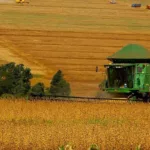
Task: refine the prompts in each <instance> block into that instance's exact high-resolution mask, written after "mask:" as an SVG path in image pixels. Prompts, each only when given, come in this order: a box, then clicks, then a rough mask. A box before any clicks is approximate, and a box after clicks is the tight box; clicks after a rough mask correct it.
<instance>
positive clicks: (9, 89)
mask: <svg viewBox="0 0 150 150" xmlns="http://www.w3.org/2000/svg"><path fill="white" fill-rule="evenodd" d="M31 78H32V74H31V72H30V69H29V68H24V65H23V64H19V65H15V63H14V62H11V63H8V64H5V65H2V66H0V95H2V94H13V95H25V94H27V93H28V91H29V89H30V79H31Z"/></svg>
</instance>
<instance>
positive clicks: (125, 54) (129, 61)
mask: <svg viewBox="0 0 150 150" xmlns="http://www.w3.org/2000/svg"><path fill="white" fill-rule="evenodd" d="M108 60H110V61H111V62H112V63H111V64H108V65H104V67H105V68H106V74H107V77H106V80H105V82H103V86H102V87H101V89H102V90H103V91H107V92H109V93H123V94H126V95H128V96H129V97H130V98H131V97H132V96H134V97H136V99H138V98H142V99H144V100H145V101H147V100H148V98H150V97H149V94H150V52H149V51H148V50H147V49H145V48H144V47H142V46H140V45H136V44H129V45H127V46H125V47H123V48H122V49H121V50H120V51H118V52H116V53H115V54H113V55H112V56H109V57H108ZM131 95H132V96H131Z"/></svg>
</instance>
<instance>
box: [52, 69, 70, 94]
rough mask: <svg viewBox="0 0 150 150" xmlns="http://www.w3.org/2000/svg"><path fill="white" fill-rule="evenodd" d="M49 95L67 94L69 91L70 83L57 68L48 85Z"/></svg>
mask: <svg viewBox="0 0 150 150" xmlns="http://www.w3.org/2000/svg"><path fill="white" fill-rule="evenodd" d="M49 91H50V94H51V95H61V96H69V95H70V93H71V89H70V84H69V83H68V82H67V81H66V80H65V79H64V78H63V73H62V71H61V70H59V71H58V72H57V73H56V74H55V75H54V76H53V78H52V81H51V86H50V90H49Z"/></svg>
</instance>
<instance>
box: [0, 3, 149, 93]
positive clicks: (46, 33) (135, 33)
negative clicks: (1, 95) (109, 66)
mask: <svg viewBox="0 0 150 150" xmlns="http://www.w3.org/2000/svg"><path fill="white" fill-rule="evenodd" d="M147 3H148V1H146V0H145V1H143V6H142V8H137V9H133V8H131V4H130V3H129V1H127V0H124V1H118V4H116V5H111V4H109V3H108V2H107V1H104V0H103V1H101V2H99V1H98V0H94V1H92V0H91V1H90V0H89V1H76V2H74V1H72V0H70V1H69V0H67V1H65V2H63V1H61V0H53V1H48V0H43V1H42V0H39V1H38V2H37V1H35V0H32V1H31V2H30V4H29V5H27V4H25V5H16V4H15V3H14V4H4V3H3V4H0V39H2V40H1V41H0V50H1V52H3V55H2V54H1V60H0V63H5V62H9V61H15V62H17V63H24V64H25V65H26V66H29V67H30V68H31V69H32V70H33V73H34V74H35V76H38V75H39V76H40V78H39V77H38V78H34V79H33V80H32V83H33V84H34V83H36V82H38V81H42V82H44V83H45V85H47V86H49V82H50V79H51V77H52V76H53V74H54V73H55V72H56V71H57V70H58V69H61V70H62V71H63V73H64V75H65V78H66V79H67V80H68V81H69V82H70V84H71V87H72V94H73V95H79V96H80V95H81V96H95V95H96V93H97V91H98V90H99V89H98V84H99V83H100V81H101V80H102V79H104V78H105V74H104V68H103V65H104V64H106V63H109V62H108V61H107V60H106V58H107V57H108V56H109V55H111V54H113V53H114V52H116V51H118V50H119V49H121V48H122V47H123V46H125V45H126V44H129V43H138V44H141V45H143V46H144V47H145V48H147V49H150V42H149V41H150V19H149V15H150V11H149V10H146V9H145V6H146V4H147ZM96 66H98V67H99V72H95V68H96Z"/></svg>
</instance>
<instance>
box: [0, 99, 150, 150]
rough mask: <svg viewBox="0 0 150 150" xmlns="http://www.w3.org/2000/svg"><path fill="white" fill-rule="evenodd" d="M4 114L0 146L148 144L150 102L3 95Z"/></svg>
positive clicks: (123, 148)
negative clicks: (37, 99) (59, 99)
mask: <svg viewBox="0 0 150 150" xmlns="http://www.w3.org/2000/svg"><path fill="white" fill-rule="evenodd" d="M0 114H1V117H0V149H11V150H14V149H35V150H37V149H41V150H44V149H45V150H47V149H49V150H57V149H58V147H59V146H62V145H64V144H67V143H70V144H71V145H72V146H73V147H74V150H87V149H88V147H89V146H90V145H91V144H97V145H98V146H99V147H100V148H101V150H113V149H115V150H129V149H130V150H135V148H136V147H137V146H140V147H141V149H140V150H148V149H150V124H149V122H150V105H149V104H144V103H128V102H98V101H95V102H87V103H83V102H72V103H70V102H48V101H36V102H31V101H25V100H14V101H9V100H5V99H1V101H0Z"/></svg>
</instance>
